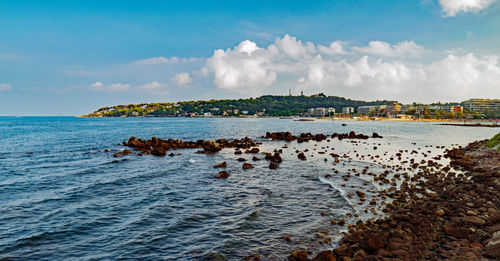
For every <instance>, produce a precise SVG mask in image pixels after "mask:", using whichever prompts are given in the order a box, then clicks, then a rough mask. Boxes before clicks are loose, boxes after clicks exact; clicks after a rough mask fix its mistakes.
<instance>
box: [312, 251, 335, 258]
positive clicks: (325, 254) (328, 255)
mask: <svg viewBox="0 0 500 261" xmlns="http://www.w3.org/2000/svg"><path fill="white" fill-rule="evenodd" d="M311 261H335V256H334V255H333V252H332V251H330V250H326V251H323V252H321V253H319V254H318V255H316V256H315V257H314V258H313V259H311Z"/></svg>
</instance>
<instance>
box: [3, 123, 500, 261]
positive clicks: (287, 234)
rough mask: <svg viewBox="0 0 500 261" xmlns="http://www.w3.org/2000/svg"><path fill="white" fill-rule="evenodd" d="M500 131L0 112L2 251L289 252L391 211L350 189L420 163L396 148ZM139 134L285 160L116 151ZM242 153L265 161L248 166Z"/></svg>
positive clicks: (277, 255) (213, 255) (108, 256)
mask: <svg viewBox="0 0 500 261" xmlns="http://www.w3.org/2000/svg"><path fill="white" fill-rule="evenodd" d="M276 131H290V132H292V133H293V134H296V135H297V134H300V133H307V132H310V133H313V134H316V133H322V134H332V133H334V132H336V133H348V132H350V131H355V132H356V133H363V134H368V135H371V134H372V133H373V132H376V133H378V134H380V135H382V136H383V138H382V139H368V140H359V141H355V140H337V139H331V140H330V139H329V140H325V141H321V142H314V141H311V142H305V143H300V144H299V143H297V142H284V141H270V140H267V139H264V138H263V137H262V136H263V135H265V134H266V132H276ZM497 132H498V129H496V128H479V127H457V126H442V125H438V124H436V123H435V122H392V121H332V120H316V121H312V122H304V121H295V120H293V119H278V118H76V117H0V259H2V258H5V259H6V260H115V259H124V260H242V259H244V258H245V257H248V256H259V257H260V258H261V260H286V257H287V256H288V255H289V254H290V253H291V252H292V251H294V250H298V249H304V250H307V251H310V252H311V253H315V252H318V251H321V250H326V249H331V248H332V247H335V246H336V244H338V242H339V239H340V238H341V236H342V232H345V231H346V227H345V226H340V225H334V224H332V223H331V220H340V219H342V218H344V219H345V221H346V223H348V224H349V223H350V224H354V223H356V222H357V221H358V220H364V219H367V218H377V217H383V212H381V211H379V210H380V209H375V210H376V211H375V212H373V211H367V210H368V209H370V208H371V207H370V206H368V205H367V204H364V203H363V202H359V200H358V198H357V197H352V196H349V195H352V194H354V193H355V192H356V191H359V190H361V191H363V192H364V193H366V194H367V199H368V200H367V201H369V200H370V197H371V195H372V194H373V193H371V192H374V191H377V190H380V189H382V188H384V185H382V184H379V183H378V182H377V181H375V180H373V177H372V176H369V175H364V174H365V173H363V172H362V170H363V169H367V170H368V171H369V172H373V173H382V172H384V171H385V170H387V169H389V168H391V166H392V167H398V166H399V167H401V166H402V167H405V166H406V167H407V169H404V170H399V171H400V172H402V171H405V172H410V173H411V171H412V170H411V169H410V168H408V166H407V165H405V164H404V163H401V162H400V161H397V160H395V159H394V157H395V156H394V154H395V153H397V152H403V159H409V158H410V157H412V158H415V159H417V160H416V161H417V162H418V161H420V160H422V159H423V160H428V159H431V158H432V157H436V156H438V155H442V154H443V151H444V149H445V148H451V147H456V146H466V145H467V143H469V142H472V141H475V140H480V139H487V138H490V137H492V136H493V135H494V134H496V133H497ZM131 136H135V137H138V138H143V139H149V138H151V137H153V136H155V137H159V138H163V139H167V138H172V139H182V140H192V141H196V140H199V139H218V138H226V139H234V138H238V139H239V138H243V137H249V138H252V139H254V140H257V141H259V142H262V145H260V150H261V151H262V152H273V151H274V150H279V149H281V150H282V151H283V152H282V157H283V162H282V163H281V164H280V167H279V168H278V169H269V168H268V164H269V163H268V162H267V161H266V160H264V159H263V158H264V156H263V155H262V154H258V155H257V157H259V158H261V159H262V160H260V161H252V160H251V157H253V156H254V155H251V154H242V155H235V154H234V149H224V150H222V151H221V152H219V153H215V154H198V153H196V151H197V150H177V151H175V156H173V157H169V156H166V157H156V156H152V155H144V156H137V155H136V154H135V153H134V154H131V155H127V156H124V157H117V158H116V157H113V154H114V153H116V152H119V151H122V150H123V149H125V147H124V146H122V145H120V144H121V143H122V142H123V141H127V140H128V139H129V137H131ZM106 150H109V151H110V152H106ZM413 150H415V151H416V152H418V153H415V154H410V151H413ZM297 151H305V155H306V156H307V160H306V161H303V160H300V159H298V158H297ZM331 152H333V153H336V154H338V155H339V156H340V157H339V161H338V162H335V161H334V158H333V157H331V156H330V155H329V154H330V153H331ZM239 157H244V158H246V159H247V160H248V161H247V162H250V163H252V164H253V165H254V167H255V168H253V169H247V170H244V169H242V167H241V166H242V163H241V162H239V161H237V160H236V159H237V158H239ZM224 161H225V162H227V164H228V167H227V168H226V171H228V172H229V174H230V176H229V177H228V178H227V179H216V178H214V176H215V175H216V174H217V172H218V171H220V169H214V168H213V166H214V165H216V164H218V163H221V162H224ZM441 161H442V162H443V164H446V159H441ZM360 173H361V174H360Z"/></svg>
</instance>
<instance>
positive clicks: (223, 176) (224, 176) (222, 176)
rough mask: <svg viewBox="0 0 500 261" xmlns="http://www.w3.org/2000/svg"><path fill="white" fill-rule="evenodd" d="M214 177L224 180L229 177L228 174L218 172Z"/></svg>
mask: <svg viewBox="0 0 500 261" xmlns="http://www.w3.org/2000/svg"><path fill="white" fill-rule="evenodd" d="M215 177H216V178H218V179H225V178H228V177H229V173H227V171H220V172H219V173H218V174H217V175H216V176H215Z"/></svg>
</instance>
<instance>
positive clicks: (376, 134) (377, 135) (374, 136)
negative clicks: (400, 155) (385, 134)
mask: <svg viewBox="0 0 500 261" xmlns="http://www.w3.org/2000/svg"><path fill="white" fill-rule="evenodd" d="M372 138H382V136H380V135H379V134H378V133H376V132H374V133H373V134H372Z"/></svg>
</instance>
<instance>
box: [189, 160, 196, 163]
mask: <svg viewBox="0 0 500 261" xmlns="http://www.w3.org/2000/svg"><path fill="white" fill-rule="evenodd" d="M188 161H189V163H195V162H196V160H194V159H189V160H188Z"/></svg>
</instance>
